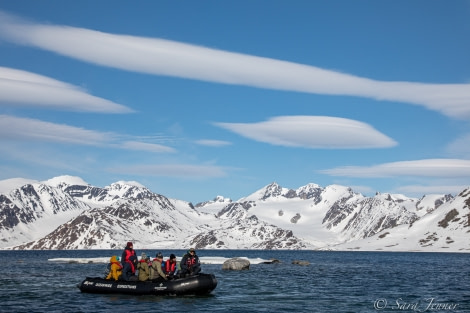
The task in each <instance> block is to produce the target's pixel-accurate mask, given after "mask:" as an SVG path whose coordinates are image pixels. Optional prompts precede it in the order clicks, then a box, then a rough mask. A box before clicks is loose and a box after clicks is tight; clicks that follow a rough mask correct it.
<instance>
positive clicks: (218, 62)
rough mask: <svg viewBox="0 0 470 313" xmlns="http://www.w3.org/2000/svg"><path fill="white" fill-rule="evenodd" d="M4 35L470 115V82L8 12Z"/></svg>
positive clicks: (206, 75) (167, 70) (185, 73)
mask: <svg viewBox="0 0 470 313" xmlns="http://www.w3.org/2000/svg"><path fill="white" fill-rule="evenodd" d="M0 37H1V38H3V39H6V40H10V41H12V42H16V43H18V44H22V45H27V46H33V47H38V48H42V49H45V50H48V51H52V52H55V53H59V54H62V55H65V56H68V57H72V58H75V59H79V60H82V61H85V62H90V63H94V64H98V65H102V66H109V67H113V68H119V69H123V70H128V71H135V72H142V73H150V74H155V75H167V76H174V77H181V78H190V79H196V80H203V81H210V82H216V83H224V84H235V85H245V86H252V87H257V88H268V89H277V90H288V91H297V92H307V93H316V94H327V95H348V96H358V97H366V98H372V99H377V100H387V101H399V102H405V103H411V104H416V105H422V106H424V107H426V108H428V109H430V110H435V111H439V112H441V113H443V114H445V115H448V116H451V117H454V118H470V106H468V103H469V102H470V84H425V83H416V82H406V81H397V82H387V81H379V80H373V79H368V78H363V77H358V76H354V75H350V74H344V73H339V72H335V71H330V70H325V69H322V68H319V67H315V66H310V65H303V64H298V63H293V62H286V61H281V60H276V59H270V58H265V57H259V56H251V55H246V54H241V53H233V52H228V51H223V50H216V49H210V48H205V47H201V46H196V45H191V44H185V43H180V42H175V41H170V40H163V39H158V38H144V37H136V36H127V35H117V34H110V33H104V32H99V31H94V30H89V29H83V28H76V27H66V26H54V25H41V24H34V23H29V22H25V21H23V20H20V19H18V18H15V17H12V16H11V15H8V14H5V13H2V12H0Z"/></svg>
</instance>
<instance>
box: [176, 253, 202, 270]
mask: <svg viewBox="0 0 470 313" xmlns="http://www.w3.org/2000/svg"><path fill="white" fill-rule="evenodd" d="M180 266H181V273H180V276H181V277H185V276H187V275H190V276H191V275H196V274H198V273H199V272H200V271H201V263H200V262H199V257H198V256H197V255H196V250H194V248H191V249H189V250H188V252H187V253H186V254H185V255H184V256H183V258H182V259H181V262H180Z"/></svg>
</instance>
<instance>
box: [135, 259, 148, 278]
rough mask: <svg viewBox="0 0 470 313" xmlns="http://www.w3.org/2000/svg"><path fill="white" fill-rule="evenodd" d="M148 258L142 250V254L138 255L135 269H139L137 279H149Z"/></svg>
mask: <svg viewBox="0 0 470 313" xmlns="http://www.w3.org/2000/svg"><path fill="white" fill-rule="evenodd" d="M149 259H150V258H149V257H148V256H147V254H146V253H145V252H142V255H141V256H140V261H139V263H138V264H137V269H138V270H139V280H140V281H146V280H149V278H150V269H149V264H148V260H149Z"/></svg>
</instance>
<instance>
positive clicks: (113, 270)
mask: <svg viewBox="0 0 470 313" xmlns="http://www.w3.org/2000/svg"><path fill="white" fill-rule="evenodd" d="M108 265H110V268H109V274H108V275H107V276H106V279H114V280H119V278H120V276H121V274H122V265H121V262H119V257H117V256H115V255H113V256H112V257H111V258H110V259H109V264H108Z"/></svg>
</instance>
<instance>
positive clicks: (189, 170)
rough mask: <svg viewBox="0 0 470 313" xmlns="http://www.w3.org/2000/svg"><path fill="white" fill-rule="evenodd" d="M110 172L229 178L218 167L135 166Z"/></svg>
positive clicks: (189, 165) (183, 165) (221, 168)
mask: <svg viewBox="0 0 470 313" xmlns="http://www.w3.org/2000/svg"><path fill="white" fill-rule="evenodd" d="M108 171H110V172H113V173H119V174H131V175H143V176H164V177H179V178H188V179H195V178H197V179H199V178H207V177H224V176H227V173H226V170H225V168H223V167H220V166H216V165H193V164H151V165H134V166H122V167H119V168H109V169H108Z"/></svg>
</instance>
